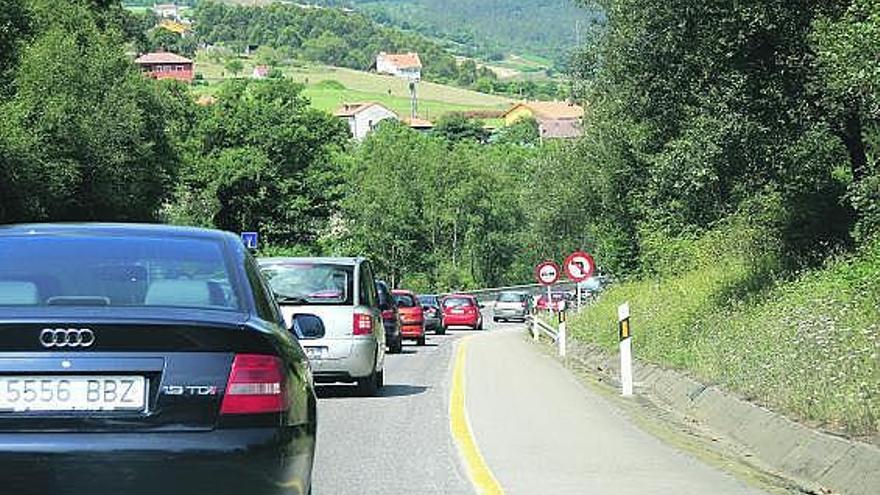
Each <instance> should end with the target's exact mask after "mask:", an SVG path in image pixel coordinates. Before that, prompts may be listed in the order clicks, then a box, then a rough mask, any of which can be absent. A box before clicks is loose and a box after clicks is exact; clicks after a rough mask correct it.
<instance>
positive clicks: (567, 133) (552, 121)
mask: <svg viewBox="0 0 880 495" xmlns="http://www.w3.org/2000/svg"><path fill="white" fill-rule="evenodd" d="M529 117H531V118H534V119H535V120H536V121H538V131H539V132H540V135H541V138H543V139H571V138H576V137H580V136H582V135H583V132H584V131H583V120H584V108H583V107H581V106H579V105H575V104H573V103H568V102H564V101H524V102H520V103H517V104H516V105H514V106H513V108H511V109H510V110H508V111H507V112H506V113H505V114H504V116H503V119H504V124H505V125H511V124H513V123H515V122H516V121H517V120H520V119H523V118H529Z"/></svg>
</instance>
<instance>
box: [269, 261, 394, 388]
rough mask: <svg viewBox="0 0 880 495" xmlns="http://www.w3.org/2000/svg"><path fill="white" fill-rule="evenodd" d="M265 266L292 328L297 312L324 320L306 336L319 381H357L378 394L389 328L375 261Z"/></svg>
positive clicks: (303, 340) (305, 345)
mask: <svg viewBox="0 0 880 495" xmlns="http://www.w3.org/2000/svg"><path fill="white" fill-rule="evenodd" d="M260 268H261V270H262V272H263V274H264V275H265V276H266V279H267V280H268V281H269V285H270V286H271V287H272V291H273V292H274V293H275V297H276V300H277V301H278V304H279V306H281V311H282V313H283V314H284V318H285V320H287V323H288V324H292V322H293V318H294V316H295V315H297V314H300V313H302V314H312V315H316V316H318V317H320V318H321V320H323V322H324V326H325V333H324V335H320V336H316V335H308V336H300V343H301V344H302V347H303V349H305V351H306V354H307V355H308V357H309V360H310V362H311V364H312V373H313V375H314V377H315V382H316V383H356V384H357V386H358V388H359V389H360V392H361V394H362V395H376V394H377V393H378V390H379V388H380V387H382V386H383V384H384V381H385V327H384V325H383V323H382V313H381V311H380V309H379V295H378V292H377V290H376V283H375V279H374V277H373V271H372V269H371V268H370V262H369V261H367V260H366V259H363V258H267V259H261V260H260Z"/></svg>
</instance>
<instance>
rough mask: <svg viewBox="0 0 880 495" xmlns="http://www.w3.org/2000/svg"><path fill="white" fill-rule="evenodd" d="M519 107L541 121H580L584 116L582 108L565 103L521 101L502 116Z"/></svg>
mask: <svg viewBox="0 0 880 495" xmlns="http://www.w3.org/2000/svg"><path fill="white" fill-rule="evenodd" d="M521 107H524V108H527V109H529V110H531V112H532V113H533V114H535V116H536V117H539V118H543V119H580V118H582V117H583V116H584V107H582V106H580V105H575V104H574V103H568V102H566V101H523V102H520V103H517V104H516V105H514V106H513V107H512V108H511V109H510V110H508V111H507V113H505V114H504V116H505V117H506V116H507V115H509V114H510V113H511V112H513V111H514V110H516V109H517V108H521Z"/></svg>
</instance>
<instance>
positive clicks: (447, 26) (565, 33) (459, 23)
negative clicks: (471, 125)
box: [319, 0, 596, 59]
mask: <svg viewBox="0 0 880 495" xmlns="http://www.w3.org/2000/svg"><path fill="white" fill-rule="evenodd" d="M319 3H323V4H325V5H351V6H354V7H356V8H359V9H362V10H365V11H367V12H369V13H370V14H371V15H372V16H373V17H374V18H375V19H377V20H379V21H380V22H385V23H389V24H393V25H395V26H399V27H401V28H404V29H412V30H415V31H418V32H420V33H423V34H426V35H429V36H434V37H438V38H443V39H448V40H452V41H455V42H456V43H457V44H458V45H459V48H460V49H461V50H462V51H463V52H464V53H466V54H469V55H480V56H484V57H487V58H494V59H500V58H501V57H502V56H503V55H505V54H509V53H531V54H536V55H542V56H546V57H550V58H554V59H561V58H562V57H564V56H565V54H566V53H568V52H569V51H570V50H571V49H572V48H574V47H575V46H576V44H577V40H578V38H579V37H580V38H582V39H583V38H585V37H586V36H588V35H589V33H590V26H591V21H592V20H593V19H595V18H596V15H595V14H593V13H591V11H589V10H586V9H582V8H578V7H577V6H576V5H575V2H574V0H445V1H442V2H439V1H434V0H378V1H377V0H320V2H319Z"/></svg>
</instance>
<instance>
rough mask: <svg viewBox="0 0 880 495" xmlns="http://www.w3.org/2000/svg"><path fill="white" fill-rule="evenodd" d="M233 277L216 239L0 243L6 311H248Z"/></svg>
mask: <svg viewBox="0 0 880 495" xmlns="http://www.w3.org/2000/svg"><path fill="white" fill-rule="evenodd" d="M230 273H231V272H230V268H229V266H228V264H227V261H226V259H225V257H224V254H223V246H222V244H221V242H220V241H216V240H210V239H195V238H168V237H164V238H153V237H122V236H119V237H113V236H101V235H97V236H88V235H51V236H45V235H44V236H40V235H34V236H9V237H0V306H120V307H137V306H141V307H168V306H173V307H186V308H205V309H226V310H241V302H240V298H239V294H240V293H241V291H240V290H238V289H239V288H238V287H237V284H236V281H235V277H232V276H231V274H230Z"/></svg>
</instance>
